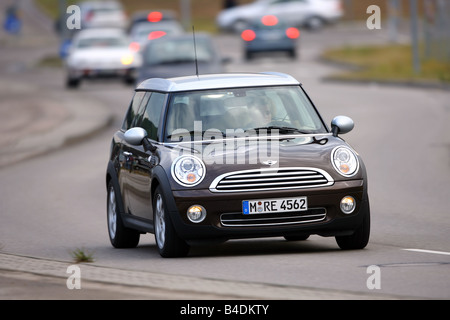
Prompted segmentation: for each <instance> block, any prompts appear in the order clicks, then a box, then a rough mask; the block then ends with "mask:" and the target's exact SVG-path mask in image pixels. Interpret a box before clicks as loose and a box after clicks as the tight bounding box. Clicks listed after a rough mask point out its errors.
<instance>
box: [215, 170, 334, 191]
mask: <svg viewBox="0 0 450 320" xmlns="http://www.w3.org/2000/svg"><path fill="white" fill-rule="evenodd" d="M333 183H334V180H333V178H332V177H331V176H330V175H329V174H328V173H327V172H325V171H324V170H321V169H317V168H278V169H272V168H265V169H259V170H245V171H236V172H230V173H226V174H223V175H221V176H219V177H217V178H216V179H215V180H214V181H213V182H212V183H211V185H210V187H209V189H210V190H211V191H212V192H245V191H265V190H285V189H304V188H316V187H324V186H330V185H332V184H333Z"/></svg>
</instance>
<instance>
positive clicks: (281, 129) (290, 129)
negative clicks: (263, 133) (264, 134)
mask: <svg viewBox="0 0 450 320" xmlns="http://www.w3.org/2000/svg"><path fill="white" fill-rule="evenodd" d="M250 130H255V131H256V132H258V133H259V131H260V130H268V131H272V130H279V132H280V133H281V134H285V133H294V132H296V133H303V134H310V133H313V132H311V131H302V130H300V129H297V128H293V127H283V126H267V127H258V128H252V129H247V131H250Z"/></svg>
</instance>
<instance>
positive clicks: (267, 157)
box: [162, 134, 363, 189]
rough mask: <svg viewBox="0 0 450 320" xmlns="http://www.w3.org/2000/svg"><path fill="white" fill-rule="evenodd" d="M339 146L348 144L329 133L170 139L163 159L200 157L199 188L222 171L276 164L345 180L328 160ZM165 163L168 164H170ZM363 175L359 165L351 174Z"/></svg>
mask: <svg viewBox="0 0 450 320" xmlns="http://www.w3.org/2000/svg"><path fill="white" fill-rule="evenodd" d="M338 146H347V147H350V146H349V145H348V144H347V143H346V142H345V141H343V140H342V139H340V138H337V137H334V136H332V135H331V134H323V135H297V136H280V137H279V138H276V139H272V140H271V142H270V143H268V142H267V140H266V139H254V140H251V139H249V140H246V142H245V141H240V140H239V139H223V140H221V139H218V140H217V141H214V140H212V141H211V140H209V141H198V142H194V143H176V144H175V143H173V144H172V143H169V144H166V147H168V148H170V149H171V151H170V152H169V153H167V154H170V159H165V161H170V162H173V161H174V160H175V159H176V158H177V157H178V156H181V155H194V156H196V157H198V158H201V159H202V160H203V162H204V163H205V165H206V172H207V174H206V177H205V179H204V181H203V182H202V183H201V184H200V185H199V186H198V188H205V187H208V186H209V185H210V184H211V183H212V181H213V180H214V179H215V178H216V177H217V176H220V175H222V174H226V173H230V172H235V171H242V170H253V169H255V170H257V169H262V168H263V169H265V168H268V169H274V170H275V171H276V170H277V169H278V168H293V167H297V168H298V167H303V168H317V169H321V170H323V171H326V172H327V173H328V174H330V176H331V177H332V178H333V179H334V180H335V181H339V180H348V178H345V177H343V176H341V175H340V174H338V173H337V172H336V171H335V170H334V168H333V165H332V163H331V152H332V150H333V149H334V148H336V147H338ZM355 153H356V152H355ZM356 154H357V153H356ZM162 160H163V161H164V159H162ZM360 162H362V161H361V159H360ZM166 167H167V166H166ZM168 167H169V168H170V165H169V166H168ZM361 167H363V166H361ZM362 178H363V172H362V170H361V169H360V170H359V172H358V173H357V174H356V175H355V176H354V177H352V179H362ZM177 187H178V186H177ZM181 189H183V188H181Z"/></svg>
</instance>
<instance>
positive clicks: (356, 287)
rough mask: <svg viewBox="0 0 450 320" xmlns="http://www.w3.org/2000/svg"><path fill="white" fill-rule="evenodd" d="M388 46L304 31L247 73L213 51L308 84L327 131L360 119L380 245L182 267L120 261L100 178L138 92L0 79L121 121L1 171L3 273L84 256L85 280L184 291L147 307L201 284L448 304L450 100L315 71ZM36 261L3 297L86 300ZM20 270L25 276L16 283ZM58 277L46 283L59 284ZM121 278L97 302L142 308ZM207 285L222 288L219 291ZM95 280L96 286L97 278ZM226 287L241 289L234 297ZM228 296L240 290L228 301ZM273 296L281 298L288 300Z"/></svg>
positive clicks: (320, 245)
mask: <svg viewBox="0 0 450 320" xmlns="http://www.w3.org/2000/svg"><path fill="white" fill-rule="evenodd" d="M386 39H387V35H386V33H385V32H383V31H375V32H374V31H369V30H367V29H365V27H364V24H361V25H359V24H356V25H351V26H348V25H347V26H341V27H338V28H336V29H327V30H324V31H323V32H320V33H306V32H305V33H303V37H302V40H301V42H300V43H299V47H300V55H299V57H298V59H297V60H296V61H292V60H290V59H289V58H287V57H284V56H282V55H276V56H268V57H267V56H265V57H259V58H258V59H255V60H254V61H252V62H249V63H247V62H245V61H244V60H243V57H242V52H241V50H240V42H239V39H236V38H235V37H232V36H220V37H218V38H217V39H216V42H217V45H218V46H219V47H220V48H221V49H222V51H223V53H224V55H226V56H231V57H232V58H233V62H232V63H231V64H229V65H228V66H227V68H228V70H229V71H252V72H255V71H256V72H259V71H279V72H287V73H290V74H291V75H293V76H294V77H296V78H297V79H299V80H300V81H301V82H302V83H303V85H304V88H305V89H306V90H307V92H308V93H309V95H310V96H311V98H312V99H313V101H314V102H315V103H316V105H317V107H318V109H319V111H320V112H321V114H322V116H323V117H324V118H325V120H326V121H327V122H328V123H329V122H330V121H331V119H332V118H333V117H334V116H335V115H340V114H343V115H347V116H350V117H352V118H353V120H354V121H355V124H356V125H355V129H354V130H353V131H352V132H351V133H349V134H347V135H345V136H344V138H345V139H346V140H347V141H348V142H349V143H350V144H351V145H352V146H353V147H354V148H355V149H356V150H358V152H359V153H360V154H361V155H362V156H363V158H364V160H365V163H366V166H367V169H368V174H369V196H370V201H371V213H372V235H371V240H370V243H369V245H368V247H367V248H366V249H364V250H361V251H341V250H340V249H339V248H338V247H337V244H336V243H335V240H334V239H333V238H321V237H318V236H312V237H310V238H309V239H308V240H307V241H304V242H286V241H284V239H282V238H273V239H247V240H233V241H229V242H226V243H223V244H211V245H203V246H198V247H194V248H193V249H192V251H191V253H190V255H189V256H188V257H187V258H183V259H162V258H161V257H160V256H159V255H158V253H157V250H156V248H155V242H154V239H153V236H152V235H145V236H142V237H141V242H140V244H139V246H138V247H137V248H136V249H127V250H116V249H113V248H112V247H111V245H110V243H109V240H108V235H107V228H106V190H105V183H104V180H105V179H104V175H105V169H106V163H107V157H108V151H109V143H110V139H111V136H112V134H113V132H114V131H115V130H116V129H117V128H118V127H119V126H120V124H121V122H122V118H123V115H124V112H125V110H126V108H127V106H128V103H129V100H130V98H131V97H132V88H130V87H127V86H125V85H123V84H121V83H117V82H114V81H110V82H93V83H83V84H82V86H81V87H80V89H79V91H78V92H75V93H74V92H66V91H65V89H64V85H63V84H64V73H63V72H62V71H61V70H54V69H45V70H41V69H34V68H33V69H30V68H27V67H23V68H14V69H11V70H10V69H8V70H7V72H4V73H2V80H5V79H6V80H7V81H10V82H11V81H13V82H16V83H20V81H25V80H26V83H33V84H36V86H37V89H36V91H32V92H31V94H32V93H33V92H58V94H59V95H61V97H69V98H70V99H78V98H77V97H79V99H81V100H82V99H85V100H87V101H95V102H96V103H99V104H102V105H103V106H106V107H107V108H109V110H110V113H111V115H113V116H114V121H113V123H112V124H111V125H110V126H109V127H107V128H105V129H104V130H101V131H99V132H97V133H96V134H95V135H93V136H91V137H90V138H89V139H84V140H83V141H81V142H78V143H73V144H70V145H69V146H66V147H64V148H61V149H59V150H57V151H53V152H49V153H47V154H44V155H41V156H39V157H34V158H32V159H30V160H26V161H22V162H18V163H16V164H11V165H7V166H3V167H2V168H1V169H0V181H1V185H0V214H1V223H0V251H1V252H2V253H5V254H6V255H0V259H2V260H0V262H2V263H3V264H7V263H6V261H7V257H8V256H10V255H12V256H14V255H17V256H18V257H24V259H25V257H27V258H28V259H31V258H40V259H43V260H45V261H49V263H50V262H51V261H58V262H61V261H63V262H65V264H62V265H61V266H60V267H58V268H59V269H57V270H56V271H55V270H54V271H53V272H54V276H55V277H59V278H64V277H67V276H68V275H65V272H66V269H65V268H66V267H67V265H68V264H70V263H71V254H70V253H71V252H72V251H73V250H75V249H76V248H83V249H84V250H85V251H88V252H91V253H92V254H93V256H94V259H95V261H94V262H93V263H91V264H89V265H88V266H87V267H86V268H94V267H97V268H104V269H102V270H106V271H104V273H105V272H106V273H108V272H111V273H112V274H113V273H114V272H113V271H114V270H122V271H127V272H128V273H129V274H130V275H131V274H135V273H151V274H152V275H157V276H158V277H160V278H161V281H162V282H161V283H162V285H161V286H160V289H158V290H161V287H163V286H164V285H165V284H167V283H169V284H172V283H176V285H175V284H174V288H175V289H173V290H172V291H171V288H172V287H171V286H168V287H167V290H162V291H157V289H151V290H153V292H156V293H155V296H153V297H152V296H151V292H152V291H146V292H147V293H150V294H149V295H148V296H147V295H145V294H142V295H141V297H148V298H150V299H152V298H163V297H165V296H166V295H167V296H168V297H175V298H186V299H190V298H192V296H191V295H189V290H188V288H189V286H190V285H192V288H193V289H194V288H195V286H196V284H202V285H198V287H199V288H200V289H198V290H199V292H206V293H208V292H209V293H210V295H208V294H205V295H198V296H194V298H198V299H202V298H205V297H207V298H208V297H212V298H218V299H220V298H227V297H230V296H231V297H244V298H245V297H253V298H266V299H267V298H273V299H301V298H305V297H306V296H304V295H302V294H301V292H305V290H306V291H307V290H310V291H311V290H312V291H313V292H314V293H315V294H311V295H309V296H308V297H312V298H325V299H326V298H331V299H333V298H336V297H339V294H341V295H340V297H348V296H350V297H357V296H360V297H362V298H366V299H371V298H380V297H381V298H383V297H384V298H399V299H407V298H419V299H449V298H450V286H449V282H450V268H449V264H450V242H449V232H450V219H449V217H448V207H449V204H450V201H449V193H448V190H450V162H449V151H450V150H449V147H450V130H449V127H448V123H449V120H450V116H449V115H450V93H449V92H448V91H443V90H440V89H423V88H410V87H402V86H395V87H392V86H382V85H378V84H356V85H355V84H353V85H352V84H342V83H332V82H324V81H322V79H323V77H324V76H326V75H328V74H329V73H330V72H334V71H337V70H338V69H336V67H335V66H329V65H326V64H323V63H320V62H319V61H318V60H317V57H318V54H319V53H320V52H321V50H323V49H324V48H325V47H327V46H335V45H345V44H349V43H362V42H364V43H381V42H383V41H385V40H386ZM41 49H42V50H43V51H42V52H44V53H45V52H48V51H52V50H56V49H52V48H49V47H48V46H47V47H46V48H41ZM35 52H39V51H35ZM35 54H36V53H35ZM36 55H37V54H36ZM24 56H25V58H26V57H29V56H33V54H31V53H28V54H24ZM11 60H12V61H14V57H11ZM22 61H23V60H22ZM20 94H21V93H20V92H19V93H18V96H19V95H20ZM22 94H27V93H26V92H25V93H22ZM44 96H45V97H47V96H48V95H45V94H44ZM60 116H61V117H62V116H63V115H60ZM28 263H29V264H26V263H24V262H23V263H22V262H20V263H19V262H18V264H17V266H19V267H17V268H19V269H20V270H18V271H19V273H14V274H11V273H10V272H11V269H13V268H11V269H9V270H8V271H1V270H0V283H1V284H2V287H1V288H2V289H0V298H5V299H6V298H7V299H15V298H17V299H21V298H24V297H25V298H31V299H33V298H36V299H38V298H42V297H43V296H42V295H41V293H42V292H48V293H50V292H55V291H54V290H60V291H61V292H64V294H63V295H59V296H58V297H60V298H62V299H77V298H80V297H81V298H83V297H85V298H89V297H92V295H91V296H89V290H88V288H91V287H89V286H87V287H86V288H85V290H84V291H83V289H82V290H80V291H78V292H77V293H76V294H77V296H74V295H71V294H67V290H68V289H67V288H66V283H65V281H62V282H58V281H57V282H56V283H55V282H54V281H50V280H49V281H47V280H46V278H44V277H43V279H40V278H39V277H37V276H34V277H33V276H30V273H33V274H39V270H35V269H33V266H37V264H36V263H35V261H34V260H33V261H31V262H30V261H28ZM373 265H376V266H378V267H379V268H380V269H379V272H380V273H379V276H380V277H379V278H378V280H379V283H380V284H381V287H380V288H379V289H378V288H375V289H370V288H369V287H368V285H367V284H368V281H369V282H370V279H373V278H370V277H371V276H372V275H374V274H372V273H370V270H371V269H368V267H369V266H373ZM20 266H22V267H20ZM58 266H59V265H58ZM14 268H16V267H14ZM81 268H85V267H84V266H81ZM13 270H14V269H13ZM108 270H109V271H108ZM22 272H23V273H25V274H27V275H28V276H26V277H24V278H20V275H21V274H22ZM51 272H52V271H50V272H49V274H47V275H46V276H51ZM36 277H37V278H36ZM16 278H17V279H20V280H17V281H13V283H14V285H12V284H11V279H16ZM125 278H126V277H124V276H123V275H122V276H120V275H116V278H114V277H110V278H108V277H106V279H102V280H101V281H103V282H104V283H108V282H109V283H112V284H113V285H111V286H110V287H108V288H107V289H106V288H104V287H103V288H102V287H100V288H98V289H97V288H95V290H96V291H95V292H94V293H93V296H95V297H97V298H101V297H104V298H106V299H110V298H111V299H115V298H131V299H133V298H136V295H135V293H138V292H142V291H140V290H142V287H140V286H139V283H132V284H131V285H132V287H127V290H126V292H127V293H128V294H129V295H125V294H124V292H125V291H124V290H123V287H121V285H123V284H127V282H126V279H125ZM108 279H109V280H108ZM158 279H159V278H158ZM208 279H214V280H215V281H218V282H220V284H221V285H219V286H217V288H218V289H215V290H213V289H212V286H213V284H211V283H208V281H207V280H208ZM90 280H96V279H95V277H94V276H92V277H91V278H90ZM33 281H37V283H39V284H42V283H46V284H48V285H49V286H50V287H49V289H48V291H45V290H44V291H42V290H43V286H42V285H32V284H33V283H34V284H36V282H33ZM5 283H8V286H5V285H4V284H5ZM181 283H186V284H189V285H187V287H180V288H181V289H180V288H179V287H177V285H180V286H181ZM58 284H59V285H58ZM227 284H228V286H230V284H233V286H234V287H233V286H232V287H231V289H230V288H229V287H227ZM238 284H242V286H239V285H238ZM244 284H245V285H246V287H245V288H247V289H248V286H256V287H257V289H258V290H256V291H252V292H251V293H248V291H245V290H247V289H245V288H244ZM155 286H156V285H155ZM155 286H154V287H155ZM139 287H140V288H139ZM149 287H152V285H149ZM156 287H157V286H156ZM24 288H26V290H24ZM32 288H35V289H36V290H34V291H33V289H32ZM56 288H57V289H56ZM221 288H223V289H221ZM233 288H237V289H236V290H234V292H233ZM274 288H284V289H285V290H284V291H285V292H290V293H291V296H288V297H287V296H286V294H282V293H281V292H280V290H274ZM147 289H148V287H147ZM2 290H3V291H2ZM134 290H135V291H134ZM221 290H222V291H221ZM239 290H242V291H239ZM289 290H291V291H289ZM302 290H303V291H302ZM25 291H26V294H27V295H24V292H25ZM5 292H6V293H5ZM111 292H114V293H115V294H116V295H111ZM121 292H122V293H123V294H121ZM175 292H176V294H175ZM231 292H233V294H231ZM159 293H161V295H159ZM184 293H185V295H184ZM318 293H320V294H318ZM83 294H85V295H84V296H83ZM44 297H45V295H44ZM49 297H50V298H51V297H53V296H52V295H49Z"/></svg>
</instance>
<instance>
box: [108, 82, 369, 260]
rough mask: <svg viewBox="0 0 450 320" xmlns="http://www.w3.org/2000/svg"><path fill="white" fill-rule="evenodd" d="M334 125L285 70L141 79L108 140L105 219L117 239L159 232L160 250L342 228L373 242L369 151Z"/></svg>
mask: <svg viewBox="0 0 450 320" xmlns="http://www.w3.org/2000/svg"><path fill="white" fill-rule="evenodd" d="M352 128H353V121H352V120H351V119H350V118H348V117H345V116H338V117H336V118H335V119H333V121H332V123H331V130H330V129H329V128H328V127H327V125H326V124H325V123H324V121H323V119H322V118H321V116H320V115H319V113H318V112H317V110H316V108H315V106H314V105H313V103H312V102H311V100H310V99H309V97H308V96H307V94H306V93H305V91H304V89H303V88H302V86H301V85H300V84H299V82H298V81H297V80H295V79H294V78H292V77H290V76H288V75H285V74H279V73H258V74H246V73H242V74H215V75H200V76H188V77H180V78H173V79H149V80H146V81H144V82H143V83H141V84H140V85H139V86H138V87H137V89H136V92H135V94H134V97H133V99H132V101H131V103H130V106H129V108H128V111H127V113H126V115H125V119H124V122H123V126H122V128H120V129H119V130H118V131H117V132H116V133H115V134H114V137H113V139H112V142H111V152H110V157H109V162H108V166H107V173H106V185H107V222H108V223H107V224H108V230H109V237H110V240H111V243H112V245H113V246H114V247H117V248H123V247H135V246H137V245H138V242H139V238H140V234H142V233H154V234H155V240H156V244H157V248H158V250H159V253H160V254H161V256H163V257H176V256H184V255H187V254H188V251H189V248H190V245H192V244H193V243H195V242H197V241H225V240H228V239H236V238H250V237H278V236H282V237H284V238H286V239H287V240H305V239H306V238H308V237H309V235H312V234H317V235H321V236H325V237H328V236H334V237H336V241H337V243H338V245H339V247H340V248H342V249H362V248H364V247H365V246H366V245H367V243H368V240H369V233H370V207H369V197H368V192H367V176H366V169H365V166H364V163H363V161H362V159H361V157H360V156H359V155H358V153H357V152H356V151H355V150H353V149H352V148H351V147H350V146H349V145H348V144H347V143H346V142H345V141H344V140H342V138H340V137H339V136H338V135H339V134H344V133H346V132H348V131H350V130H352Z"/></svg>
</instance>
